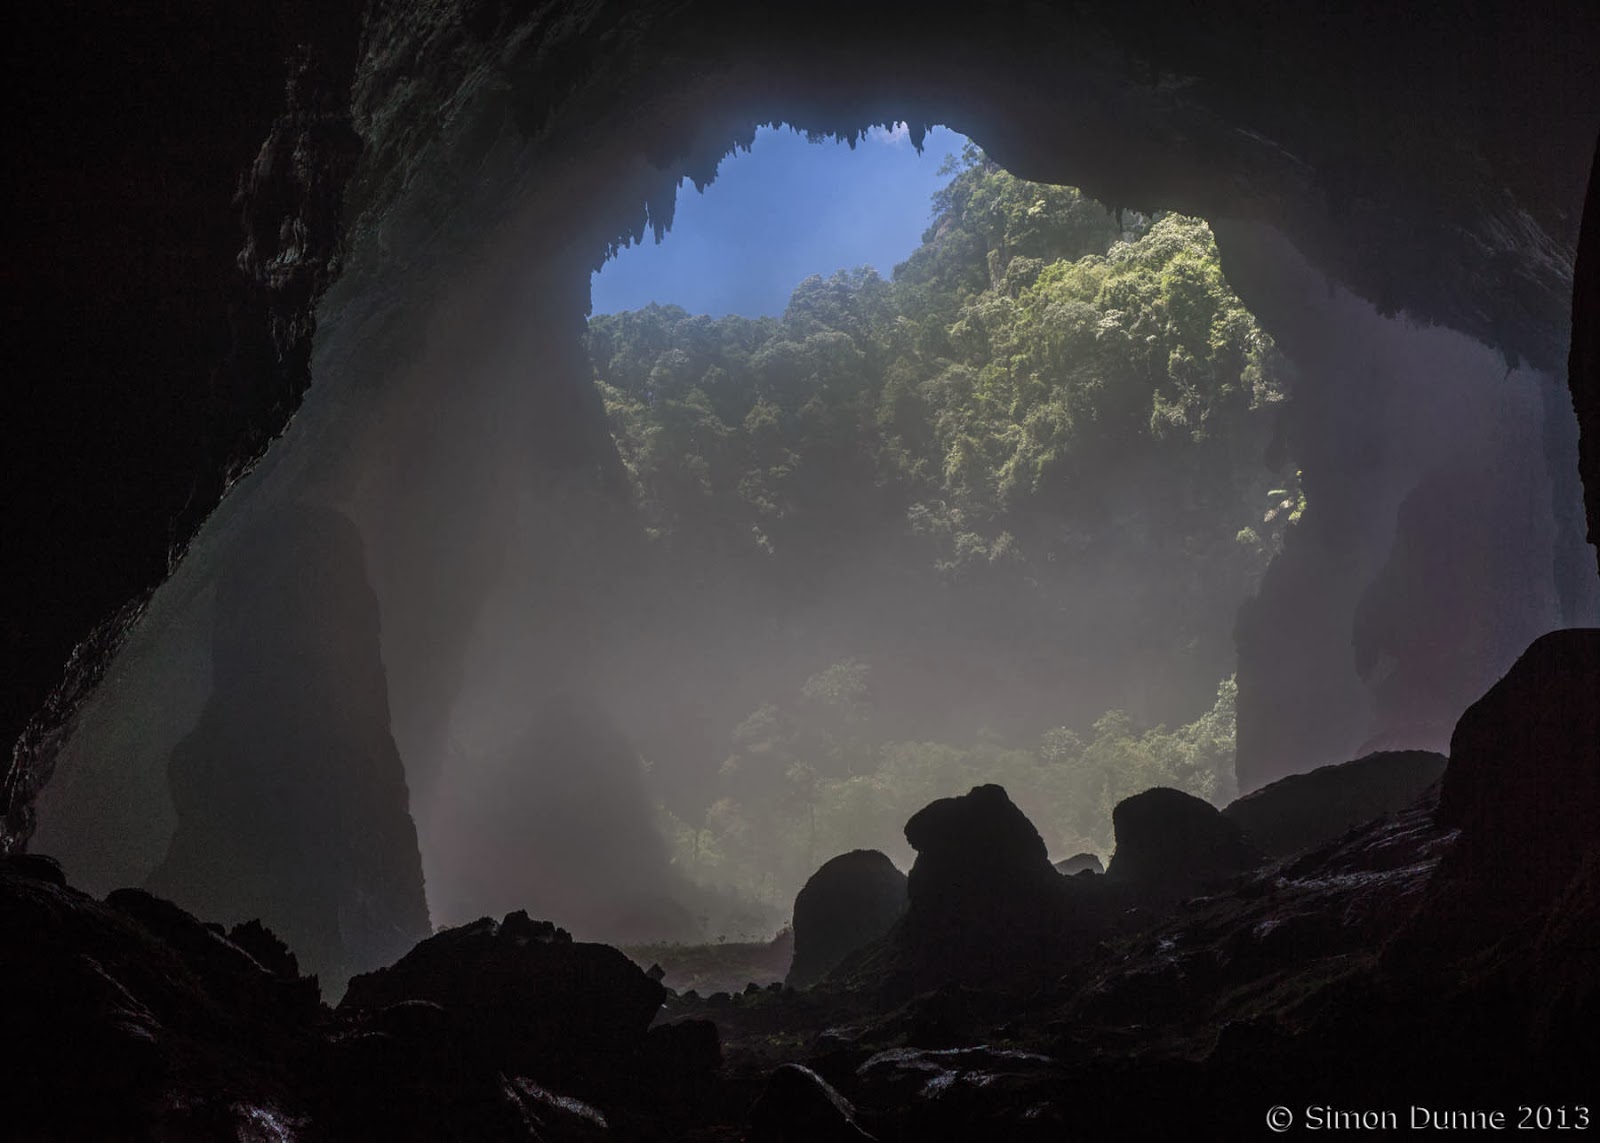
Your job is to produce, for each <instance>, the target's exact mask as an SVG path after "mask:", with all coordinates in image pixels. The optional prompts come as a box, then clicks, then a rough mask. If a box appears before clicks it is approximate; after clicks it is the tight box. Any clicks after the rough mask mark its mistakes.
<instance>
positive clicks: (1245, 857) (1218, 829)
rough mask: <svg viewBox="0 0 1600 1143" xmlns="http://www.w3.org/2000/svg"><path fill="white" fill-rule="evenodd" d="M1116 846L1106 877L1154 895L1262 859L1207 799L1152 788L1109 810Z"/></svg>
mask: <svg viewBox="0 0 1600 1143" xmlns="http://www.w3.org/2000/svg"><path fill="white" fill-rule="evenodd" d="M1111 824H1112V828H1113V829H1114V830H1115V832H1116V839H1117V850H1116V852H1115V853H1113V854H1112V855H1111V865H1110V867H1109V868H1108V869H1107V870H1106V877H1107V878H1108V879H1110V880H1111V881H1113V882H1120V883H1122V884H1125V885H1127V886H1129V887H1130V888H1132V889H1135V890H1136V891H1138V892H1139V893H1140V894H1142V895H1148V896H1154V897H1173V896H1182V895H1184V894H1185V893H1188V892H1191V891H1193V890H1195V889H1198V888H1200V887H1201V886H1204V885H1206V884H1208V883H1212V882H1216V881H1220V880H1223V879H1226V878H1228V877H1232V876H1234V875H1235V874H1238V873H1242V872H1244V871H1245V870H1247V869H1253V868H1255V867H1256V866H1257V865H1260V864H1261V862H1262V854H1261V852H1260V850H1258V849H1256V847H1255V846H1253V845H1251V844H1250V842H1249V841H1248V840H1247V839H1246V838H1245V836H1244V832H1243V831H1242V830H1240V828H1239V827H1238V826H1237V825H1235V824H1234V823H1233V822H1231V821H1229V820H1228V819H1227V818H1225V817H1223V816H1222V815H1221V814H1220V813H1218V812H1217V810H1216V807H1214V806H1212V805H1211V804H1210V803H1209V802H1204V801H1201V800H1200V799H1199V798H1197V797H1195V796H1194V795H1192V794H1185V793H1183V792H1182V791H1181V790H1173V789H1169V788H1167V787H1165V786H1157V787H1156V788H1155V789H1153V790H1146V791H1145V792H1144V793H1142V794H1135V795H1134V796H1133V797H1131V798H1124V799H1123V800H1122V801H1120V802H1118V803H1117V808H1116V809H1114V810H1112V811H1111Z"/></svg>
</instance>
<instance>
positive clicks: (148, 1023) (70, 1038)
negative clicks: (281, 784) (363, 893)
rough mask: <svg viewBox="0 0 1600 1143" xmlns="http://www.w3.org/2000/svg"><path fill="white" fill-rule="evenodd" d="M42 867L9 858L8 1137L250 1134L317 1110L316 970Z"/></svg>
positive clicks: (137, 894) (1, 888) (0, 1080)
mask: <svg viewBox="0 0 1600 1143" xmlns="http://www.w3.org/2000/svg"><path fill="white" fill-rule="evenodd" d="M43 864H44V863H43V862H42V861H38V860H33V861H19V860H16V859H7V860H3V861H0V933H3V934H4V938H3V939H0V979H3V980H5V981H7V982H8V983H9V987H7V988H6V990H5V998H4V1000H3V1001H0V1013H3V1016H0V1022H3V1024H4V1027H5V1034H6V1037H7V1041H8V1045H9V1048H10V1050H9V1051H8V1052H7V1063H6V1066H5V1067H4V1068H0V1108H4V1111H3V1112H0V1116H3V1123H4V1127H3V1128H0V1130H3V1131H4V1133H5V1134H6V1137H7V1138H12V1137H15V1138H19V1139H52V1140H54V1139H61V1140H67V1139H74V1140H75V1139H133V1138H139V1139H147V1138H163V1139H232V1138H249V1137H252V1133H254V1132H259V1131H260V1130H261V1129H262V1125H263V1124H267V1123H271V1122H274V1121H294V1120H295V1119H297V1118H298V1117H299V1116H300V1115H302V1114H303V1113H304V1112H306V1111H307V1110H308V1109H309V1107H310V1106H311V1104H312V1103H313V1101H314V1096H313V1095H312V1093H311V1091H310V1088H311V1084H310V1083H308V1082H307V1080H306V1075H307V1071H306V1070H304V1069H302V1068H301V1066H300V1064H301V1062H303V1061H304V1060H305V1059H306V1058H308V1057H309V1055H310V1049H311V1047H312V1045H313V1044H314V1042H315V1029H316V1024H317V1021H318V1020H319V1019H320V1014H321V1013H322V1012H323V1011H324V1010H323V1009H322V1008H321V1005H320V1003H319V1001H318V995H317V983H316V981H315V980H311V979H307V978H304V977H285V976H282V975H278V974H275V973H274V972H272V971H269V970H268V969H266V968H264V967H263V966H262V965H261V964H260V963H258V962H257V961H256V960H255V959H254V958H253V957H252V956H251V955H250V954H248V953H247V952H246V951H245V950H244V949H242V948H240V947H238V946H237V945H235V944H234V943H232V942H231V941H229V940H228V939H227V938H226V937H225V936H224V935H223V933H222V931H221V929H220V928H219V927H218V926H215V925H205V924H202V923H201V922H200V921H198V920H196V919H195V918H194V917H192V916H190V915H189V914H187V913H185V912H184V911H183V910H181V909H179V908H177V907H176V906H175V905H172V904H171V903H170V902H167V901H162V900H160V899H158V898H155V897H152V896H150V895H149V894H147V893H144V892H142V891H140V890H122V891H119V892H117V893H114V894H112V895H111V897H110V898H109V899H108V900H107V901H105V902H98V901H95V900H94V899H93V898H90V897H88V896H86V895H84V894H83V893H80V892H78V891H77V890H75V889H71V888H69V887H66V886H63V885H61V884H59V883H58V882H57V881H56V880H54V879H52V878H48V877H39V876H35V875H34V874H35V872H36V871H37V869H38V867H40V866H42V865H43Z"/></svg>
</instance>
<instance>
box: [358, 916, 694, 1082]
mask: <svg viewBox="0 0 1600 1143" xmlns="http://www.w3.org/2000/svg"><path fill="white" fill-rule="evenodd" d="M665 997H666V989H664V988H663V987H662V986H661V985H660V984H659V983H657V982H656V981H654V980H652V979H651V978H650V977H649V976H647V975H646V974H645V973H644V972H643V971H642V970H640V968H639V967H638V966H637V965H635V964H634V963H633V962H632V961H630V960H629V959H628V958H627V957H626V956H624V955H623V954H622V953H620V952H618V951H617V950H616V949H614V948H611V947H610V946H608V945H596V944H585V943H581V942H575V941H573V940H572V938H571V936H569V935H568V933H567V932H566V931H565V930H564V929H558V928H556V927H555V926H554V925H553V924H551V923H549V922H548V921H534V920H530V919H529V918H528V915H527V914H526V913H522V912H517V913H512V914H510V915H508V916H507V917H506V918H505V920H504V921H502V922H498V923H497V922H495V921H493V920H491V919H489V918H487V917H486V918H484V919H483V920H480V921H477V922H475V923H474V924H471V925H463V926H461V927H460V928H455V929H446V930H445V931H444V932H441V933H438V934H436V935H434V936H432V937H429V938H428V939H427V940H425V941H423V942H422V943H421V944H419V945H417V947H416V948H414V949H412V950H411V951H410V952H409V953H407V954H406V955H405V956H404V957H402V958H401V959H400V961H399V962H398V963H396V964H394V965H392V966H390V967H388V968H382V969H379V970H377V971H376V972H372V973H367V974H365V975H362V976H357V977H355V978H354V979H353V980H351V981H350V987H349V990H348V991H347V992H346V993H345V996H344V999H343V1000H342V1001H341V1002H340V1004H339V1013H340V1015H341V1016H347V1017H350V1016H358V1017H365V1018H367V1019H372V1018H376V1017H377V1016H378V1015H379V1014H381V1013H383V1012H385V1011H387V1010H392V1009H396V1008H402V1009H403V1008H404V1007H405V1006H415V1005H416V1004H417V1002H422V1004H423V1005H426V1006H429V1007H430V1008H437V1009H438V1011H439V1015H438V1017H437V1019H436V1023H437V1025H438V1026H437V1028H435V1029H432V1030H430V1032H429V1034H428V1036H426V1037H423V1038H425V1039H429V1040H444V1041H450V1042H453V1043H456V1044H457V1045H458V1047H459V1050H460V1051H461V1052H462V1053H465V1054H468V1055H471V1056H475V1057H479V1058H484V1059H488V1060H492V1061H493V1062H494V1065H495V1067H496V1068H497V1069H499V1070H501V1071H504V1072H505V1073H506V1074H516V1075H521V1076H527V1077H530V1078H532V1079H533V1080H535V1081H537V1082H538V1083H540V1084H546V1085H549V1086H550V1087H551V1088H552V1089H554V1090H557V1091H560V1092H562V1093H563V1094H570V1095H575V1096H577V1097H579V1098H580V1099H586V1100H600V1101H602V1102H608V1103H609V1102H615V1101H618V1100H626V1099H627V1098H629V1097H630V1096H631V1095H632V1092H631V1091H630V1088H631V1087H633V1086H636V1084H637V1078H638V1077H637V1064H638V1061H639V1060H640V1059H641V1058H642V1056H643V1054H644V1052H645V1036H646V1032H647V1030H648V1029H649V1027H650V1022H651V1021H652V1020H653V1019H655V1016H656V1013H657V1011H659V1009H660V1007H661V1002H662V1000H663V999H665ZM626 1065H633V1066H631V1067H630V1066H626Z"/></svg>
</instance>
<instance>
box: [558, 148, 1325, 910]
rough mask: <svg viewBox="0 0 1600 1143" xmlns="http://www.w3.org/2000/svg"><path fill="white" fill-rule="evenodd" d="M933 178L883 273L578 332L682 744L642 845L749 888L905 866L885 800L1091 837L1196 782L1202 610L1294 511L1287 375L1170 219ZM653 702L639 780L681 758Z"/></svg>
mask: <svg viewBox="0 0 1600 1143" xmlns="http://www.w3.org/2000/svg"><path fill="white" fill-rule="evenodd" d="M941 175H942V176H948V182H947V183H946V184H945V185H944V186H943V189H941V190H940V191H939V192H938V193H937V194H936V195H935V197H934V200H933V204H932V222H931V224H930V225H929V227H928V229H927V231H926V233H925V234H924V236H923V241H922V245H921V246H920V247H919V248H918V249H917V250H916V251H915V252H914V253H913V254H912V255H911V256H910V257H909V258H908V259H907V260H906V261H905V262H903V263H901V264H900V265H899V266H897V267H895V268H894V272H893V274H892V276H891V277H887V278H886V277H884V276H882V275H881V274H879V273H878V272H877V271H876V270H874V269H873V268H871V267H861V268H856V269H850V270H839V271H837V272H835V273H833V274H831V275H828V276H821V275H819V276H814V277H811V278H808V279H806V280H805V281H804V282H802V283H800V285H799V286H798V287H797V288H796V289H795V291H794V293H793V296H792V297H791V299H790V301H789V304H788V307H787V309H786V310H785V312H784V313H783V315H782V316H781V317H777V318H771V317H762V318H753V319H752V318H745V317H738V316H729V317H723V318H712V317H708V316H696V315H691V314H689V313H687V312H685V311H684V310H682V309H680V308H677V307H673V306H660V305H652V306H649V307H646V308H644V309H642V310H636V311H632V312H626V313H615V314H606V315H600V316H596V317H594V318H593V319H591V322H590V327H589V349H590V355H591V359H592V361H593V363H594V369H595V380H596V385H597V387H598V389H599V391H600V393H601V395H602V396H603V398H604V401H605V406H606V411H607V414H608V418H609V422H610V425H611V429H612V433H613V436H614V439H615V441H616V445H617V449H618V452H619V455H620V457H621V460H622V462H623V465H624V467H625V469H626V471H627V474H628V479H629V483H630V486H631V487H630V495H631V497H632V500H633V508H634V511H635V512H636V513H637V516H638V519H639V521H640V523H641V524H642V527H643V529H644V532H645V534H646V536H647V537H648V543H647V545H646V556H645V559H646V561H647V562H648V564H649V568H648V572H649V582H651V583H657V584H659V585H661V586H660V591H661V592H662V593H663V598H662V600H661V601H660V602H662V603H663V604H665V605H667V606H666V607H665V608H664V610H665V611H667V612H669V613H670V614H671V616H672V619H671V621H670V623H669V624H668V625H667V629H664V630H663V631H661V632H658V633H657V636H658V638H660V639H662V640H664V641H666V642H667V643H669V644H675V645H676V646H678V647H679V648H681V651H682V656H681V661H680V662H679V664H678V665H677V666H675V667H674V669H673V671H672V672H671V673H672V674H673V675H674V676H675V678H674V680H673V685H674V686H675V687H676V688H677V692H678V693H680V694H682V693H690V692H692V693H694V694H695V695H696V700H695V706H696V712H695V723H696V730H695V734H694V738H695V741H696V743H697V744H698V745H697V746H696V747H694V748H697V749H699V750H701V751H702V752H708V753H709V755H710V757H709V759H708V770H707V778H706V780H705V781H704V782H702V783H700V784H699V785H698V786H696V785H694V784H692V783H691V784H690V788H691V789H692V790H694V792H695V793H694V796H693V798H692V800H690V801H688V802H686V801H685V797H684V795H683V794H682V791H681V790H679V791H677V792H676V793H675V794H672V795H664V797H663V803H664V804H663V821H664V827H665V829H666V831H667V833H668V840H669V842H670V844H671V847H672V853H673V860H674V862H675V864H677V865H678V866H679V867H680V868H681V869H682V870H683V871H684V872H685V873H687V874H689V875H690V876H692V877H694V878H695V879H696V880H699V881H701V882H705V883H713V884H722V885H726V886H728V887H730V888H734V889H736V890H738V891H739V892H741V893H742V894H745V895H746V896H748V897H751V898H754V899H756V900H759V901H762V902H766V903H770V904H772V905H774V906H777V907H780V908H781V907H783V906H785V905H786V904H787V902H788V901H789V900H792V896H793V893H794V891H795V889H796V888H797V887H798V885H799V884H800V883H801V882H802V881H803V880H804V878H805V877H806V875H807V874H808V873H809V872H810V871H811V870H812V869H813V868H815V866H816V864H817V863H818V862H820V861H821V860H823V859H825V858H827V857H828V856H830V855H832V854H835V853H838V852H841V851H843V850H846V849H850V848H854V847H860V846H871V847H877V848H881V849H884V850H885V851H886V852H888V853H889V854H890V855H891V856H893V857H894V858H895V859H896V860H897V861H902V862H903V861H904V860H906V859H907V858H908V856H909V851H908V850H906V848H905V845H904V840H903V838H901V837H900V826H901V824H902V823H903V822H904V821H905V820H906V818H907V816H908V815H909V814H910V813H912V812H914V811H915V810H916V809H917V808H919V807H920V806H922V805H924V804H926V803H927V802H928V801H929V800H930V799H932V798H935V797H939V796H944V795H949V794H955V793H960V792H964V791H965V790H966V789H967V788H968V787H970V786H971V785H973V784H975V783H978V782H982V781H997V782H1000V783H1002V784H1003V785H1004V786H1005V787H1006V789H1007V790H1009V791H1010V792H1011V795H1012V796H1013V797H1014V798H1015V799H1016V801H1017V803H1018V804H1019V805H1020V806H1022V807H1023V808H1024V810H1025V811H1026V812H1027V813H1028V815H1029V816H1030V817H1031V818H1032V820H1033V821H1034V822H1035V823H1036V824H1037V825H1038V826H1039V828H1040V830H1041V832H1043V833H1044V835H1045V838H1046V841H1047V842H1048V844H1049V845H1050V847H1051V852H1052V854H1053V855H1054V856H1056V857H1065V856H1067V855H1069V854H1071V853H1074V852H1077V851H1079V850H1094V851H1098V852H1100V853H1102V854H1104V853H1107V852H1109V850H1110V848H1111V838H1110V825H1111V818H1110V811H1111V808H1112V806H1113V805H1114V804H1115V803H1116V802H1117V801H1118V800H1120V799H1122V798H1124V797H1126V796H1128V795H1130V794H1132V793H1135V792H1137V791H1139V790H1143V789H1145V788H1148V787H1150V786H1154V785H1171V786H1176V787H1178V788H1180V789H1184V790H1187V791H1190V792H1193V793H1196V794H1199V795H1201V796H1203V797H1206V798H1209V799H1212V800H1213V801H1216V802H1218V803H1221V802H1225V801H1227V800H1228V799H1229V798H1230V797H1231V796H1232V795H1233V793H1234V782H1233V700H1234V688H1233V682H1232V679H1231V676H1232V673H1233V666H1232V662H1233V646H1232V638H1231V635H1232V624H1233V618H1234V614H1235V611H1236V610H1237V608H1238V605H1239V604H1240V602H1241V601H1242V600H1243V599H1245V598H1246V597H1247V596H1248V595H1249V594H1250V593H1251V592H1252V590H1253V588H1254V585H1255V584H1256V583H1257V582H1258V579H1259V577H1260V575H1261V573H1262V571H1263V570H1264V568H1265V566H1266V564H1267V562H1268V561H1269V560H1270V559H1271V558H1272V555H1273V554H1274V552H1275V551H1276V550H1277V549H1278V547H1279V545H1280V544H1281V542H1282V537H1283V533H1284V530H1285V529H1286V528H1288V527H1290V526H1292V524H1293V522H1294V521H1295V520H1296V519H1298V517H1299V514H1300V513H1301V511H1303V509H1304V501H1303V498H1302V497H1301V495H1300V492H1299V488H1298V481H1297V474H1296V472H1295V468H1294V465H1293V463H1292V460H1291V458H1290V457H1288V456H1287V455H1286V453H1285V450H1284V449H1283V448H1282V446H1281V444H1280V443H1278V442H1277V441H1275V424H1276V420H1277V417H1276V407H1277V406H1279V405H1280V403H1281V402H1283V401H1284V400H1285V398H1286V396H1287V394H1288V390H1289V387H1290V377H1289V374H1288V368H1287V365H1286V363H1285V362H1284V360H1283V358H1282V357H1281V355H1280V354H1279V353H1278V352H1277V350H1276V349H1275V347H1274V345H1273V343H1272V341H1271V339H1270V338H1269V337H1268V336H1267V335H1266V334H1265V333H1264V332H1263V331H1262V329H1261V328H1260V326H1259V325H1258V323H1257V322H1256V320H1255V318H1254V317H1253V316H1252V315H1251V314H1250V313H1249V312H1248V311H1247V310H1246V309H1245V308H1244V306H1243V304H1242V303H1241V302H1240V301H1239V299H1238V298H1237V297H1236V296H1235V295H1234V294H1233V292H1232V291H1231V290H1230V289H1229V287H1228V285H1227V282H1226V281H1225V280H1224V277H1223V274H1222V270H1221V267H1220V264H1219V261H1218V255H1217V248H1216V244H1215V241H1214V239H1213V237H1212V235H1211V231H1210V229H1209V228H1208V227H1207V226H1206V224H1205V223H1204V222H1203V221H1201V220H1199V219H1194V218H1186V217H1182V216H1179V215H1174V214H1164V215H1155V216H1144V215H1138V214H1133V213H1123V212H1112V211H1110V210H1108V209H1107V208H1105V207H1104V206H1102V205H1100V204H1098V203H1096V202H1093V201H1091V200H1090V199H1088V198H1086V197H1084V196H1083V195H1081V194H1079V193H1078V192H1077V191H1075V190H1072V189H1070V188H1065V187H1054V186H1045V185H1040V184H1035V183H1029V182H1025V181H1023V180H1021V179H1017V178H1015V177H1013V176H1011V175H1010V174H1008V173H1006V172H1005V171H1004V170H1002V169H1000V168H999V167H998V166H996V165H995V164H994V163H993V162H991V161H989V160H988V159H987V158H986V157H985V156H984V155H983V154H982V153H981V152H979V151H978V150H977V149H975V148H972V147H968V148H967V149H966V151H965V152H964V153H963V154H962V155H960V156H959V157H951V158H949V159H948V160H947V161H946V165H945V167H944V169H943V170H942V171H941ZM669 240H670V239H669ZM655 721H656V729H655V730H651V729H649V726H650V723H651V720H650V719H648V718H647V719H644V720H643V721H642V723H641V721H640V720H638V719H635V720H634V721H633V722H632V723H631V724H630V729H631V730H632V731H633V733H634V736H635V740H636V745H637V746H638V748H639V750H640V752H641V754H642V756H643V758H644V761H645V765H646V766H647V767H653V765H654V761H655V756H656V753H657V751H658V750H659V751H661V752H664V753H670V752H672V751H673V750H675V749H676V750H681V749H685V748H687V747H684V746H683V745H682V744H681V743H680V744H679V745H677V746H674V745H672V744H671V743H670V742H668V741H667V739H670V738H671V737H672V735H671V734H670V733H669V732H665V731H662V730H661V729H660V727H663V726H665V725H666V723H665V722H663V721H662V720H660V719H657V720H655ZM641 725H642V726H644V727H645V728H646V729H644V730H643V731H641Z"/></svg>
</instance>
